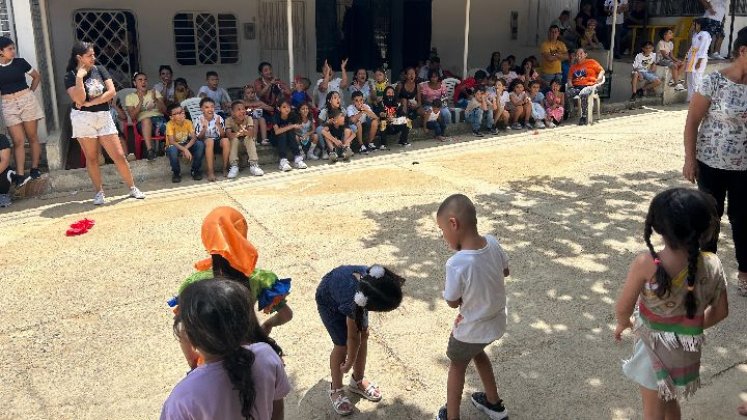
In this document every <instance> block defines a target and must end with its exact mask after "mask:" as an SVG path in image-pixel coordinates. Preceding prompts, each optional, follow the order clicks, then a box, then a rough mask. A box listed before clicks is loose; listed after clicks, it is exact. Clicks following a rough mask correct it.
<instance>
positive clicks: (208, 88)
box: [197, 71, 231, 119]
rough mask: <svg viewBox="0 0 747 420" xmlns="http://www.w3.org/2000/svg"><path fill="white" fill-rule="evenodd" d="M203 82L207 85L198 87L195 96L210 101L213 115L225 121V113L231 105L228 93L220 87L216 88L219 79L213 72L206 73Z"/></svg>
mask: <svg viewBox="0 0 747 420" xmlns="http://www.w3.org/2000/svg"><path fill="white" fill-rule="evenodd" d="M205 81H206V82H207V84H206V85H205V86H201V87H200V90H199V91H198V92H197V96H198V97H200V98H210V99H212V100H213V103H214V104H215V113H216V114H218V115H220V116H221V118H223V119H225V118H226V111H227V110H229V109H230V104H231V97H230V96H228V91H226V90H225V89H223V88H222V87H218V84H219V83H220V79H219V78H218V73H217V72H215V71H209V72H207V73H206V74H205Z"/></svg>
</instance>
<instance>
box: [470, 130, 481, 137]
mask: <svg viewBox="0 0 747 420" xmlns="http://www.w3.org/2000/svg"><path fill="white" fill-rule="evenodd" d="M472 134H473V135H474V136H475V137H484V136H483V134H482V133H481V132H480V131H479V130H472Z"/></svg>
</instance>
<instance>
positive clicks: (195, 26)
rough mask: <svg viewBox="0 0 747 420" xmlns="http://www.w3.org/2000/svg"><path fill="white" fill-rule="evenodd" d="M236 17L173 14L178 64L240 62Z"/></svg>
mask: <svg viewBox="0 0 747 420" xmlns="http://www.w3.org/2000/svg"><path fill="white" fill-rule="evenodd" d="M238 33H239V32H238V23H237V21H236V16H235V15H233V14H230V13H218V14H212V13H177V14H176V15H174V45H175V47H176V61H177V62H178V63H179V64H182V65H185V66H194V65H198V64H231V63H236V62H238V61H239V35H238Z"/></svg>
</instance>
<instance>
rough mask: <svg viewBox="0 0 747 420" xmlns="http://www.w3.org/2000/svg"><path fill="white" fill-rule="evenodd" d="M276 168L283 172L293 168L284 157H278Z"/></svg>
mask: <svg viewBox="0 0 747 420" xmlns="http://www.w3.org/2000/svg"><path fill="white" fill-rule="evenodd" d="M278 169H280V170H281V171H283V172H288V171H291V170H293V168H291V166H290V164H289V163H288V159H286V158H282V159H280V164H279V165H278Z"/></svg>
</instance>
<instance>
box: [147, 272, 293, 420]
mask: <svg viewBox="0 0 747 420" xmlns="http://www.w3.org/2000/svg"><path fill="white" fill-rule="evenodd" d="M174 334H175V335H176V336H177V338H178V339H179V341H180V342H181V344H182V346H190V347H192V348H194V349H195V350H196V351H197V352H199V353H200V355H201V356H202V358H203V359H204V361H205V364H203V365H201V366H199V367H197V368H195V369H194V370H192V371H191V372H190V373H189V375H188V376H187V377H186V378H184V379H182V381H181V382H179V383H178V384H177V385H176V387H174V389H173V390H172V391H171V395H169V398H168V399H167V400H166V402H165V403H164V404H163V409H162V411H161V420H166V419H168V420H171V419H205V420H207V419H229V418H230V419H235V418H243V419H247V420H249V419H252V420H270V419H273V420H274V419H282V418H283V398H285V396H286V395H287V394H288V393H289V392H290V384H289V382H288V378H287V376H286V374H285V370H284V368H283V362H282V360H281V359H280V356H281V355H282V350H281V349H280V347H279V346H278V345H277V344H276V343H275V341H273V340H272V339H271V338H269V337H268V336H267V334H266V333H265V332H264V330H262V328H260V326H259V323H258V322H257V318H256V315H255V314H254V308H253V307H252V297H251V294H250V292H249V289H247V288H246V287H244V286H243V285H241V284H240V283H238V282H236V281H233V280H228V279H209V280H204V281H199V282H196V283H192V284H190V285H189V286H187V288H185V289H184V290H183V291H182V292H181V293H180V294H179V310H178V311H177V313H176V316H175V317H174Z"/></svg>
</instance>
